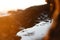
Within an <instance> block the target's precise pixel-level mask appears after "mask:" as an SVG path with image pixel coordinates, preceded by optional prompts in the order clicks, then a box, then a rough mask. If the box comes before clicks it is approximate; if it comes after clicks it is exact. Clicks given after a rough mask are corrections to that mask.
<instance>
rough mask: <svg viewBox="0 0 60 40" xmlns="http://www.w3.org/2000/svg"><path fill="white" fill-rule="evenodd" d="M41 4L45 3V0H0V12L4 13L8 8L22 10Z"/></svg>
mask: <svg viewBox="0 0 60 40" xmlns="http://www.w3.org/2000/svg"><path fill="white" fill-rule="evenodd" d="M43 4H46V2H45V0H0V12H2V13H6V12H7V11H9V10H16V9H23V10H24V9H26V8H27V7H30V6H34V5H43ZM0 15H1V14H0Z"/></svg>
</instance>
